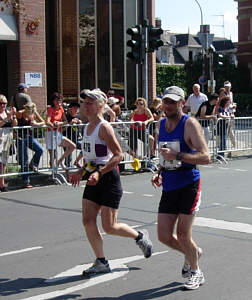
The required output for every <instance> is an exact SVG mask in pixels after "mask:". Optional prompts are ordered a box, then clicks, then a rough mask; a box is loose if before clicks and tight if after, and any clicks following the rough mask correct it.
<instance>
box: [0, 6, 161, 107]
mask: <svg viewBox="0 0 252 300" xmlns="http://www.w3.org/2000/svg"><path fill="white" fill-rule="evenodd" d="M143 1H145V0H127V1H126V0H55V1H52V0H36V1H34V0H23V3H24V6H25V13H26V15H27V16H26V18H24V15H22V14H21V15H15V14H13V12H12V10H11V9H9V8H8V9H6V8H5V9H4V11H0V65H1V69H0V92H1V93H3V94H5V95H6V96H7V97H8V99H10V98H11V96H13V94H14V93H15V92H16V87H17V85H18V83H19V82H27V83H28V84H30V85H31V87H30V88H29V94H30V96H31V97H32V99H33V101H34V102H35V103H36V104H37V106H38V109H39V110H40V111H43V110H45V108H46V105H47V104H48V103H49V99H50V98H49V96H50V94H51V93H52V92H54V91H59V92H62V93H63V95H64V97H65V99H66V100H68V101H77V100H78V93H79V91H80V90H81V89H83V88H90V89H92V88H95V87H100V88H101V89H103V90H105V91H106V90H108V89H110V88H113V89H115V90H116V92H117V93H119V94H121V95H123V96H124V97H125V99H126V103H127V106H130V105H131V104H132V103H133V101H134V100H135V98H136V97H137V96H141V95H142V82H143V81H142V68H141V66H139V65H135V64H133V63H132V62H130V61H128V60H127V59H126V53H127V46H126V42H127V39H128V38H129V36H127V35H126V29H127V28H128V27H131V26H134V25H135V24H140V23H142V21H143V6H144V5H143ZM154 2H155V1H154V0H147V15H148V19H149V21H150V23H152V24H154ZM0 5H3V4H2V3H1V4H0ZM37 20H39V22H37V25H38V26H37V27H36V26H35V28H34V27H32V25H34V23H32V21H35V25H36V21H37ZM2 24H4V26H1V25H2ZM27 25H31V26H28V27H27ZM155 63H156V62H155V56H154V54H149V56H148V65H149V77H148V78H149V79H148V80H149V83H148V87H149V91H148V92H149V99H150V100H151V99H152V98H153V97H154V96H155V88H154V87H155V86H156V77H155Z"/></svg>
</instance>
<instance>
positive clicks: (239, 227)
mask: <svg viewBox="0 0 252 300" xmlns="http://www.w3.org/2000/svg"><path fill="white" fill-rule="evenodd" d="M155 224H157V222H156V223H155ZM194 225H196V226H200V227H209V228H215V229H222V230H230V231H236V232H243V233H250V234H252V225H251V224H246V223H239V222H229V221H224V220H217V219H210V218H203V217H196V218H195V221H194Z"/></svg>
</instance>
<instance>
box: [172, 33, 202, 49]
mask: <svg viewBox="0 0 252 300" xmlns="http://www.w3.org/2000/svg"><path fill="white" fill-rule="evenodd" d="M175 36H176V39H177V43H176V45H177V47H184V46H188V47H195V46H196V47H197V46H198V47H200V44H199V43H198V42H197V41H196V40H195V38H194V36H193V35H191V34H188V33H186V34H176V35H175Z"/></svg>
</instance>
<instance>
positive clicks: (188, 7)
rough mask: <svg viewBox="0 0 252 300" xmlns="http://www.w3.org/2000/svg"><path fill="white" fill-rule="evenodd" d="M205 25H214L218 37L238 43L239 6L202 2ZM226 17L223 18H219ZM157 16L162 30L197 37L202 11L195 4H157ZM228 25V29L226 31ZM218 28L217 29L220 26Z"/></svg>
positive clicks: (220, 0) (181, 0) (161, 0)
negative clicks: (160, 21) (195, 35)
mask: <svg viewBox="0 0 252 300" xmlns="http://www.w3.org/2000/svg"><path fill="white" fill-rule="evenodd" d="M198 2H199V4H200V6H201V9H202V13H203V23H204V24H209V25H210V31H211V33H214V36H218V37H223V36H224V35H225V37H226V38H228V39H229V38H230V37H231V39H232V41H233V42H237V41H238V23H237V19H236V17H237V14H238V10H237V7H238V3H237V2H236V1H234V0H198ZM216 15H222V16H216ZM155 16H156V17H158V18H160V19H161V20H162V28H163V29H166V30H170V31H171V32H175V33H188V31H189V32H190V33H191V34H196V33H197V32H198V31H199V28H200V24H201V13H200V8H199V6H198V4H197V2H196V1H195V0H175V1H174V0H155ZM223 24H224V27H223ZM216 25H217V26H216Z"/></svg>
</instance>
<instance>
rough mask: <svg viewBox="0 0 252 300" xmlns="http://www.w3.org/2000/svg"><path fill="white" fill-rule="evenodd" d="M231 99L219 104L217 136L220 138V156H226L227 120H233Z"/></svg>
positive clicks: (223, 99)
mask: <svg viewBox="0 0 252 300" xmlns="http://www.w3.org/2000/svg"><path fill="white" fill-rule="evenodd" d="M229 105H230V99H229V97H223V98H222V99H221V101H220V104H219V109H218V118H219V120H218V122H217V135H218V137H219V155H221V156H224V151H225V150H226V139H227V127H228V122H227V120H228V119H230V117H231V118H232V117H233V115H230V112H229Z"/></svg>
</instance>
